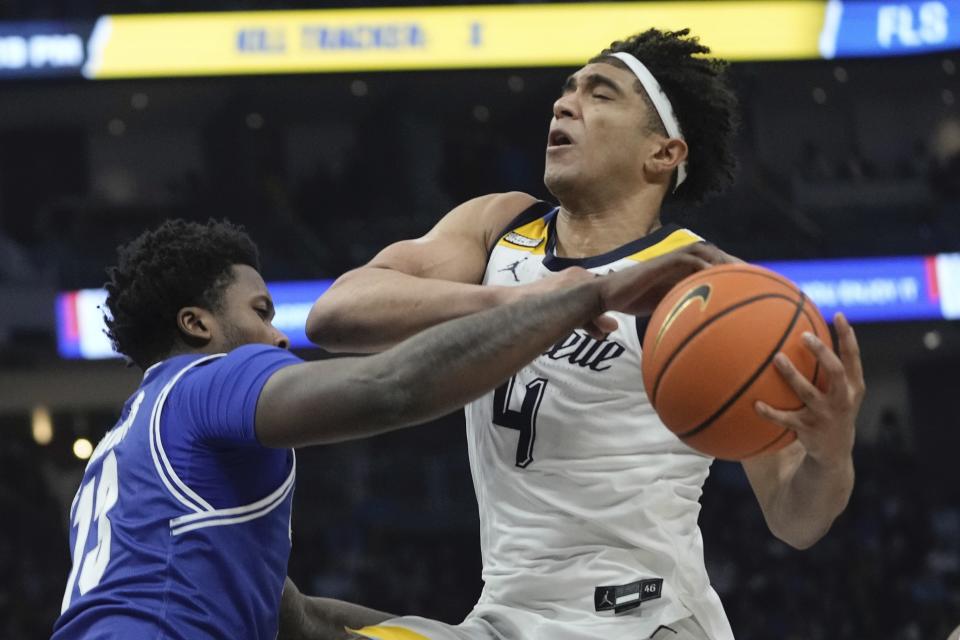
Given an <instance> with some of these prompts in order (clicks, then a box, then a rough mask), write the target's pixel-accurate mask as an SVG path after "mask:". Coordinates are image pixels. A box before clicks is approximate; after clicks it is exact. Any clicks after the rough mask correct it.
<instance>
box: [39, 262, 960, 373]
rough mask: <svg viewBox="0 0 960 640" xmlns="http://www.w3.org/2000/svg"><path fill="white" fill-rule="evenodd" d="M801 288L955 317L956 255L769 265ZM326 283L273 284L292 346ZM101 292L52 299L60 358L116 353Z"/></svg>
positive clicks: (919, 314) (887, 308)
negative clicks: (54, 307)
mask: <svg viewBox="0 0 960 640" xmlns="http://www.w3.org/2000/svg"><path fill="white" fill-rule="evenodd" d="M764 266H766V267H768V268H770V269H773V270H774V271H777V272H779V273H782V274H783V275H785V276H787V277H788V278H790V279H792V280H793V281H794V282H796V283H797V284H799V285H800V287H801V288H802V289H803V291H804V292H805V293H806V294H807V295H808V296H810V298H811V299H813V301H814V302H816V303H817V305H818V306H819V307H820V310H821V311H823V314H824V316H825V317H826V318H827V319H828V320H829V319H830V318H831V317H832V316H833V314H834V312H836V311H843V312H844V313H845V314H846V315H847V317H848V318H850V320H852V321H854V322H886V321H902V320H943V319H946V320H955V319H960V253H957V254H940V255H937V256H904V257H891V258H848V259H843V260H802V261H793V262H769V263H765V264H764ZM331 283H332V280H308V281H295V282H271V283H269V284H268V285H267V287H268V288H269V289H270V292H271V294H272V295H273V300H274V304H275V306H276V316H275V317H274V321H273V323H274V325H275V326H276V327H277V328H278V329H280V330H281V331H283V332H284V333H286V334H287V335H288V336H289V337H290V343H291V346H292V347H294V348H304V347H309V346H311V344H310V341H309V340H308V339H307V336H306V334H305V332H304V326H305V324H306V321H307V314H308V313H309V311H310V307H311V306H312V305H313V302H314V301H315V300H316V299H317V298H318V297H320V296H321V295H323V292H324V291H326V290H327V288H329V286H330V285H331ZM106 295H107V294H106V292H105V291H104V290H103V289H83V290H81V291H67V292H64V293H61V294H60V295H59V296H57V308H56V314H57V341H58V346H59V351H60V355H61V356H62V357H64V358H84V359H100V358H112V357H116V354H115V353H114V352H113V349H112V348H111V346H110V341H109V340H108V339H107V337H106V334H105V333H104V324H103V311H101V308H102V307H103V303H104V301H105V300H106Z"/></svg>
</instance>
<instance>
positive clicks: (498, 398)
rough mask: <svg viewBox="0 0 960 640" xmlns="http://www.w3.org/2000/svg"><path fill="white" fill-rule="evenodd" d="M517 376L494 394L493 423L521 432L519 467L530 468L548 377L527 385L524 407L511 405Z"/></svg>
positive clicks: (518, 456) (518, 455) (498, 388)
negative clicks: (517, 407)
mask: <svg viewBox="0 0 960 640" xmlns="http://www.w3.org/2000/svg"><path fill="white" fill-rule="evenodd" d="M516 382H517V377H516V376H513V377H512V378H510V379H509V380H507V381H506V382H505V383H503V384H502V385H500V386H499V387H497V390H496V391H495V392H494V393H493V424H495V425H497V426H500V427H506V428H507V429H516V430H517V431H519V432H520V437H519V438H518V439H517V466H518V467H520V468H521V469H523V468H526V466H527V465H529V464H530V463H531V462H533V443H534V442H535V441H536V439H537V414H538V413H539V412H540V402H541V401H542V400H543V393H544V391H546V389H547V380H546V379H545V378H537V379H536V380H534V381H533V382H530V383H529V384H527V386H526V389H525V393H524V395H523V401H522V403H521V405H520V410H519V411H516V410H514V409H511V408H510V400H511V398H512V397H513V393H514V387H515V386H516Z"/></svg>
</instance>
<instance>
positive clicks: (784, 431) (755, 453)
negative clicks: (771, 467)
mask: <svg viewBox="0 0 960 640" xmlns="http://www.w3.org/2000/svg"><path fill="white" fill-rule="evenodd" d="M777 426H779V425H777ZM780 429H781V431H780V434H779V435H778V436H777V437H776V438H774V439H773V440H771V441H770V442H768V443H767V444H765V445H763V446H762V447H760V448H759V449H757V450H756V451H753V452H751V453H747V454H744V455H743V456H741V459H745V458H752V457H753V456H758V455H760V454H761V453H763V452H764V451H766V450H767V449H770V448H771V447H773V446H774V445H775V444H777V443H778V442H780V441H781V440H783V439H784V438H785V437H786V436H787V434H789V433H793V432H792V431H790V429H786V428H784V427H780Z"/></svg>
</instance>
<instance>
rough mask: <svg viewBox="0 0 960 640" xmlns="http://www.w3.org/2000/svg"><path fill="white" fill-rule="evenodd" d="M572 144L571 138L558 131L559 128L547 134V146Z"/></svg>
mask: <svg viewBox="0 0 960 640" xmlns="http://www.w3.org/2000/svg"><path fill="white" fill-rule="evenodd" d="M572 144H573V139H572V138H571V137H570V136H569V135H567V134H566V133H564V132H563V131H560V130H559V129H554V130H553V131H551V132H550V135H549V136H547V148H548V149H549V148H552V147H568V146H570V145H572Z"/></svg>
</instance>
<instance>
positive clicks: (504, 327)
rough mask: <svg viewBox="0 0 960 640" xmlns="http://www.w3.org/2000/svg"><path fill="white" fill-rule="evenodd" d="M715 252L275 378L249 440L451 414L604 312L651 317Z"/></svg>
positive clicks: (326, 434) (350, 432)
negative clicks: (674, 288)
mask: <svg viewBox="0 0 960 640" xmlns="http://www.w3.org/2000/svg"><path fill="white" fill-rule="evenodd" d="M713 252H716V250H715V249H712V248H710V247H707V246H705V245H694V246H691V247H687V248H685V249H682V250H679V251H676V252H673V253H671V254H669V255H666V256H662V257H660V258H657V259H655V260H651V261H649V262H646V263H643V264H639V265H637V266H634V267H631V268H629V269H625V270H623V271H619V272H617V273H611V274H609V275H606V276H602V277H594V276H593V275H592V274H590V273H589V272H587V271H584V270H582V269H571V270H568V273H567V274H566V275H565V276H564V277H565V278H568V279H570V278H571V277H572V276H575V277H577V278H578V279H579V280H580V282H581V283H580V284H578V285H576V286H574V287H572V288H569V287H565V288H563V289H561V290H559V291H554V292H550V293H546V294H542V295H539V296H534V297H529V298H527V299H524V300H522V301H520V302H516V303H513V304H508V305H502V306H499V307H497V308H494V309H490V310H487V311H482V312H480V313H474V314H471V315H469V316H466V317H464V318H459V319H457V320H451V321H449V322H446V323H443V324H441V325H439V326H436V327H433V328H431V329H428V330H426V331H424V332H422V333H420V334H418V335H417V336H415V337H413V338H410V339H408V340H406V341H405V342H403V343H401V344H400V345H398V346H396V347H394V348H392V349H390V350H388V351H385V352H383V353H380V354H377V355H374V356H370V357H366V358H342V359H335V360H325V361H321V362H311V363H303V364H298V365H293V366H289V367H285V368H283V369H280V370H279V371H277V372H276V373H275V374H273V375H272V376H271V377H270V379H269V380H268V381H267V383H266V385H265V386H264V388H263V391H262V392H261V394H260V399H259V402H258V404H257V412H256V423H255V428H256V433H257V438H258V439H259V441H260V442H261V443H263V444H264V445H267V446H273V447H297V446H304V445H310V444H321V443H330V442H337V441H341V440H347V439H352V438H360V437H364V436H369V435H374V434H377V433H382V432H386V431H391V430H393V429H398V428H400V427H404V426H409V425H414V424H420V423H422V422H425V421H427V420H430V419H432V418H435V417H438V416H441V415H443V414H445V413H449V412H450V411H453V410H454V409H458V408H460V407H462V406H463V405H465V404H466V403H468V402H470V401H472V400H474V399H476V398H478V397H480V396H481V395H483V394H484V393H486V392H487V391H489V390H491V389H493V388H494V387H496V386H497V385H498V384H500V383H502V382H503V381H504V380H506V379H507V378H508V377H509V376H510V375H512V374H513V373H515V372H516V371H517V370H519V369H520V368H521V367H523V366H524V365H525V364H527V363H528V362H530V361H531V360H533V359H534V358H535V357H536V356H538V355H539V354H540V353H542V352H543V351H545V350H546V349H547V348H548V347H549V346H550V345H552V344H554V343H555V342H556V341H557V340H559V339H560V338H562V337H564V336H566V335H568V334H569V333H570V332H571V331H572V330H573V329H575V328H577V327H579V326H583V325H584V324H585V323H588V322H590V321H591V320H592V319H594V318H597V317H598V316H600V315H601V314H603V313H604V312H606V311H621V312H624V313H630V314H634V315H639V314H644V313H649V312H650V311H652V309H653V307H654V306H655V305H656V303H657V302H658V301H659V300H660V299H661V298H662V297H663V295H664V294H665V293H666V292H667V291H668V290H669V289H670V287H672V286H673V285H674V284H676V283H677V282H679V281H680V280H682V279H683V278H684V277H686V276H688V275H690V274H691V273H694V272H695V271H699V270H700V269H703V268H705V267H707V266H709V264H710V262H711V261H713V260H714V259H719V258H717V257H716V255H715V254H714V253H713ZM609 322H614V321H612V320H611V319H609V318H607V319H605V320H604V321H600V322H599V324H600V325H601V326H606V327H608V328H610V327H609V324H607V323H609Z"/></svg>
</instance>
